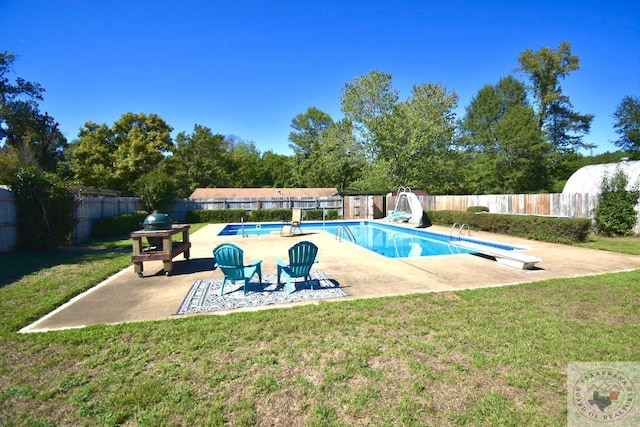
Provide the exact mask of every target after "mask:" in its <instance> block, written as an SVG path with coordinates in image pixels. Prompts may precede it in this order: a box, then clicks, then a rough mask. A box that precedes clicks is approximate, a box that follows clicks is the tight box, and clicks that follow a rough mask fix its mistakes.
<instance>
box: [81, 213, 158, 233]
mask: <svg viewBox="0 0 640 427" xmlns="http://www.w3.org/2000/svg"><path fill="white" fill-rule="evenodd" d="M147 215H149V214H148V213H147V212H146V211H137V212H132V213H128V214H123V215H115V216H107V217H104V218H100V219H98V220H96V222H95V223H94V224H93V228H92V229H91V236H92V237H94V238H99V239H102V238H109V237H119V236H127V235H128V234H129V233H131V232H132V231H136V230H140V229H141V228H142V222H143V221H144V219H145V218H146V217H147Z"/></svg>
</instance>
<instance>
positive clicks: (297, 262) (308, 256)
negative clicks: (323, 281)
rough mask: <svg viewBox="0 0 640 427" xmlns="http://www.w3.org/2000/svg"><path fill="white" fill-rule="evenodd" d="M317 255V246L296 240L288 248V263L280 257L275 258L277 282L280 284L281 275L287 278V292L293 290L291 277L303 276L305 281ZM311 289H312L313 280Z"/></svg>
mask: <svg viewBox="0 0 640 427" xmlns="http://www.w3.org/2000/svg"><path fill="white" fill-rule="evenodd" d="M316 255H318V247H317V246H316V245H314V244H313V243H311V242H307V241H302V242H298V243H296V244H295V245H293V246H292V247H290V248H289V264H287V263H286V262H285V261H283V260H281V259H276V264H277V265H278V284H280V276H281V275H283V276H284V277H285V278H286V279H287V292H288V293H291V292H293V289H292V287H291V278H292V277H304V279H305V281H309V280H310V279H311V266H313V264H314V263H315V262H318V260H317V259H316ZM310 283H311V289H313V282H310Z"/></svg>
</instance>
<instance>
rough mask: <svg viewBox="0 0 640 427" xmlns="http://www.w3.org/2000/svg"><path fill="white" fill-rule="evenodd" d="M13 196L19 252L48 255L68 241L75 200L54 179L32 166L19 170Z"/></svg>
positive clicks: (71, 228) (72, 225) (73, 223)
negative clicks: (41, 252)
mask: <svg viewBox="0 0 640 427" xmlns="http://www.w3.org/2000/svg"><path fill="white" fill-rule="evenodd" d="M13 192H14V195H15V200H16V210H17V220H18V221H17V228H18V234H17V235H18V239H17V246H18V247H19V248H20V249H23V250H28V251H51V250H54V249H56V248H57V247H58V245H60V244H61V243H64V242H66V241H67V240H68V237H69V235H70V233H71V232H72V231H73V227H74V226H75V224H76V220H75V218H74V211H75V200H74V196H73V194H72V193H71V192H70V191H69V190H68V189H67V187H66V186H65V185H64V183H62V182H61V181H60V180H58V179H57V178H56V177H55V175H53V174H50V173H45V172H42V171H40V170H39V169H37V168H36V167H33V166H32V167H28V168H25V169H21V170H20V171H19V172H18V175H17V177H16V181H15V183H14V185H13Z"/></svg>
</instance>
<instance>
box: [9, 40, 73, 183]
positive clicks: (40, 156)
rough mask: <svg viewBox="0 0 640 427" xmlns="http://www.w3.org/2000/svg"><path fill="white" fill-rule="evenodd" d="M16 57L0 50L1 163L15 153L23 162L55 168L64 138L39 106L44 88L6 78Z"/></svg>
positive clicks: (62, 147) (50, 168)
mask: <svg viewBox="0 0 640 427" xmlns="http://www.w3.org/2000/svg"><path fill="white" fill-rule="evenodd" d="M15 60H16V57H15V55H13V54H11V53H8V52H6V51H5V52H0V156H2V158H4V157H5V156H7V157H8V159H5V160H1V159H0V165H7V164H11V161H10V159H11V158H13V159H15V156H16V154H17V155H18V157H17V159H18V160H19V161H20V163H21V164H22V165H27V166H28V165H37V166H38V167H39V168H41V169H42V170H45V171H51V172H52V171H55V169H56V167H57V165H58V162H59V161H60V160H61V159H62V158H63V150H64V147H65V146H66V144H67V140H66V138H65V137H64V135H62V133H61V132H60V130H59V129H58V123H56V122H55V120H54V119H53V117H51V116H49V115H48V114H47V113H44V114H43V113H41V112H40V110H39V105H38V101H41V100H42V99H43V96H42V94H43V93H44V91H45V90H44V88H43V87H42V86H41V85H39V84H38V83H33V82H28V81H26V80H24V79H23V78H21V77H18V78H16V79H15V82H13V83H12V82H11V81H10V80H9V77H8V75H9V73H10V72H11V71H12V69H13V63H14V62H15ZM8 147H13V150H11V149H9V148H8Z"/></svg>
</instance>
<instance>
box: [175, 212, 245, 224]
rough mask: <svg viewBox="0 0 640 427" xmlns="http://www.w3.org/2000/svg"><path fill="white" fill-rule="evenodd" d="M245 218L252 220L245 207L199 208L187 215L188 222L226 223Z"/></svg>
mask: <svg viewBox="0 0 640 427" xmlns="http://www.w3.org/2000/svg"><path fill="white" fill-rule="evenodd" d="M242 218H244V220H245V221H250V218H249V215H248V214H247V211H245V210H244V209H216V210H197V211H189V212H187V215H186V218H185V220H186V222H188V223H190V224H195V223H226V222H240V221H241V219H242Z"/></svg>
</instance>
